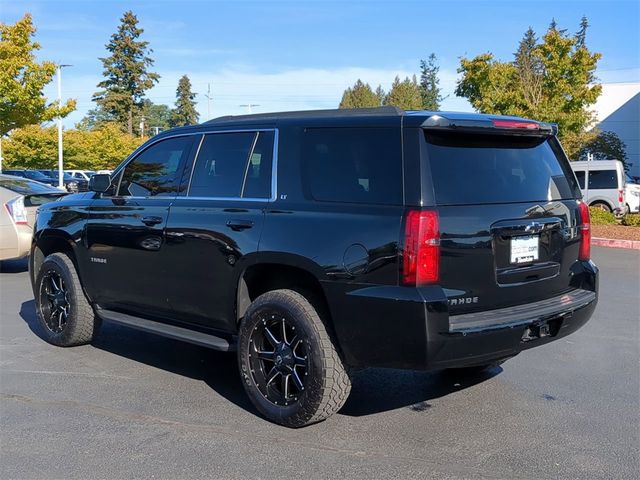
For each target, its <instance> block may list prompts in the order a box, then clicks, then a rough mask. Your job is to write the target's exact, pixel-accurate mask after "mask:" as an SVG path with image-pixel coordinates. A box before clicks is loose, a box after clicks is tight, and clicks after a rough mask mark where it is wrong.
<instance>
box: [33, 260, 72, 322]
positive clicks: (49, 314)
mask: <svg viewBox="0 0 640 480" xmlns="http://www.w3.org/2000/svg"><path fill="white" fill-rule="evenodd" d="M39 293H40V310H41V312H40V313H41V315H42V319H43V320H44V323H45V325H46V327H47V328H48V329H49V330H50V331H51V332H52V333H56V334H58V333H61V332H62V331H63V330H64V329H65V327H66V326H67V321H68V319H69V314H70V310H71V304H70V303H69V292H68V290H67V286H66V285H65V283H64V280H63V278H62V276H61V275H60V274H59V273H58V272H56V271H55V270H47V271H46V272H45V274H44V276H43V279H42V282H41V283H40V292H39Z"/></svg>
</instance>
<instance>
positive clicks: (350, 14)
mask: <svg viewBox="0 0 640 480" xmlns="http://www.w3.org/2000/svg"><path fill="white" fill-rule="evenodd" d="M128 9H131V10H132V11H133V12H134V13H135V14H136V15H137V17H138V19H139V25H140V26H141V27H142V28H144V33H143V35H142V38H143V39H144V40H147V41H148V42H149V46H150V47H151V48H152V49H153V53H152V54H151V56H152V58H153V59H154V60H155V64H154V66H153V70H154V71H156V72H157V73H159V74H160V76H161V79H160V81H159V83H158V84H157V85H156V86H155V87H154V88H153V89H152V90H150V91H149V92H148V93H147V98H149V99H151V100H152V101H153V102H155V103H164V104H167V105H170V106H173V103H174V101H175V89H176V86H177V83H178V79H179V78H180V77H181V76H182V75H184V74H187V75H188V76H189V77H190V79H191V81H192V84H193V90H194V91H195V92H196V93H197V94H198V95H197V98H196V99H197V101H198V106H197V108H198V110H199V112H200V120H201V121H204V120H206V119H207V118H208V117H211V118H215V117H217V116H221V115H229V114H232V115H233V114H236V115H237V114H242V113H247V111H248V107H246V106H241V105H247V104H254V105H255V106H253V107H252V111H253V112H254V113H256V112H271V111H285V110H306V109H322V108H335V107H337V105H338V104H339V102H340V98H341V96H342V92H343V91H344V89H345V88H346V87H348V86H350V85H352V84H353V83H354V82H355V81H356V80H357V79H358V78H360V79H362V80H363V81H365V82H368V83H369V84H370V85H371V86H372V88H375V87H376V86H377V85H378V84H381V85H382V87H383V88H385V90H388V88H389V86H390V85H391V82H392V81H393V79H394V77H395V76H396V75H400V76H401V77H404V76H407V75H412V74H414V73H415V74H418V73H419V62H420V59H421V58H426V57H427V56H428V55H429V54H430V53H431V52H433V53H435V54H436V56H437V58H438V63H439V65H440V82H441V83H440V86H441V87H442V90H443V93H444V95H446V99H445V100H444V101H443V102H442V109H443V110H458V111H471V110H472V108H471V106H470V105H469V104H468V102H467V101H466V100H464V99H462V98H459V97H456V96H455V94H454V90H455V85H456V79H457V78H458V74H457V73H456V69H457V68H458V66H459V61H460V58H461V57H467V58H471V57H473V56H475V55H478V54H481V53H484V52H492V53H493V54H494V55H495V56H496V58H498V59H500V60H510V59H512V58H513V52H514V51H515V50H516V48H517V45H518V42H519V40H520V39H521V38H522V35H523V33H524V32H525V30H526V29H527V28H528V27H529V26H531V27H532V28H533V29H534V31H535V32H536V33H537V34H538V35H539V36H541V35H542V34H544V32H545V31H546V29H547V28H548V26H549V23H550V22H551V20H552V18H555V20H556V22H557V23H558V28H566V29H567V30H568V31H569V32H575V31H577V29H578V26H579V22H580V18H581V17H582V15H586V16H587V18H588V20H589V24H590V27H589V31H588V34H587V46H588V47H589V48H590V49H591V50H592V51H596V52H600V53H602V55H603V58H602V60H601V61H600V62H599V66H598V71H597V75H598V77H599V79H600V81H601V82H603V83H626V82H639V81H640V33H639V32H640V2H639V1H637V0H636V1H622V0H608V1H606V0H605V1H590V0H581V1H577V0H575V1H559V0H556V1H545V0H535V1H527V0H519V1H515V0H512V1H497V0H494V1H484V0H477V1H457V0H449V1H445V0H439V1H426V0H422V1H402V0H396V1H393V0H387V1H375V0H370V1H355V0H342V1H320V0H318V1H310V0H308V1H307V0H296V1H285V0H282V1H266V0H265V1H260V2H256V1H244V0H236V1H211V0H209V1H205V0H201V1H198V0H173V1H169V0H153V1H147V0H137V1H134V0H128V1H119V0H112V1H108V0H0V20H2V22H6V23H13V22H15V21H16V20H18V19H19V18H21V17H22V16H23V15H24V14H25V13H27V12H29V13H31V14H32V15H33V19H34V24H35V26H36V28H37V33H36V40H37V41H38V42H39V43H40V44H41V46H42V49H41V50H40V51H39V52H38V58H39V59H41V60H42V59H47V60H52V61H55V62H58V63H63V64H71V65H72V67H69V68H66V69H65V70H64V71H63V75H62V77H63V82H62V86H63V98H75V99H76V100H77V102H78V109H77V111H76V112H74V113H72V114H71V115H69V117H67V119H65V126H67V127H71V126H73V124H74V123H75V122H77V121H79V120H80V119H81V118H82V117H83V116H84V115H85V113H86V112H87V110H89V109H90V108H93V107H94V103H93V102H92V101H91V96H92V94H93V93H94V92H95V91H96V90H97V88H96V84H97V83H98V82H99V81H100V80H101V78H102V64H101V62H100V60H99V57H104V56H107V53H106V50H105V44H106V43H107V42H108V41H109V37H110V35H111V34H112V33H114V32H115V31H116V29H117V26H118V24H119V19H120V17H121V16H122V14H123V12H125V11H126V10H128ZM209 85H210V88H211V101H210V102H208V101H207V99H206V98H205V95H206V93H207V89H208V87H209ZM45 95H47V96H48V97H49V98H54V97H55V95H56V90H55V82H54V83H52V84H50V85H49V86H48V87H47V88H46V89H45Z"/></svg>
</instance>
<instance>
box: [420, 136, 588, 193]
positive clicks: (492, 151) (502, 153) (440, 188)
mask: <svg viewBox="0 0 640 480" xmlns="http://www.w3.org/2000/svg"><path fill="white" fill-rule="evenodd" d="M425 135H426V139H427V150H428V155H429V163H430V165H431V176H432V180H433V188H434V193H435V199H436V203H438V204H439V205H466V204H477V203H516V202H531V201H540V202H543V201H544V202H547V201H551V200H560V199H569V198H579V196H580V191H579V190H578V188H577V184H576V181H575V177H574V175H573V172H572V171H571V169H570V167H569V166H568V164H567V161H566V160H565V159H564V158H563V156H564V154H563V153H562V152H561V151H560V150H559V148H558V147H557V146H555V147H554V146H553V145H552V144H551V143H550V141H549V140H548V139H545V138H538V137H511V136H509V137H507V136H500V135H477V134H476V135H474V134H460V133H454V134H451V133H445V134H443V133H438V134H433V133H430V132H426V133H425ZM559 158H561V159H562V160H559Z"/></svg>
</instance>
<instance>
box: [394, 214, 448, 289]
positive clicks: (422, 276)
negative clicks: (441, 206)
mask: <svg viewBox="0 0 640 480" xmlns="http://www.w3.org/2000/svg"><path fill="white" fill-rule="evenodd" d="M439 279H440V228H439V221H438V214H437V212H435V211H433V210H410V211H409V212H408V213H407V216H406V225H405V236H404V256H403V262H402V283H403V284H404V285H415V286H420V285H426V284H430V283H436V282H437V281H438V280H439Z"/></svg>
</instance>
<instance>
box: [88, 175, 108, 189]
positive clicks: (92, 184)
mask: <svg viewBox="0 0 640 480" xmlns="http://www.w3.org/2000/svg"><path fill="white" fill-rule="evenodd" d="M110 186H111V176H110V175H107V174H106V173H96V174H95V175H91V178H90V179H89V190H91V191H92V192H98V193H104V192H106V191H107V190H109V187H110Z"/></svg>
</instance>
